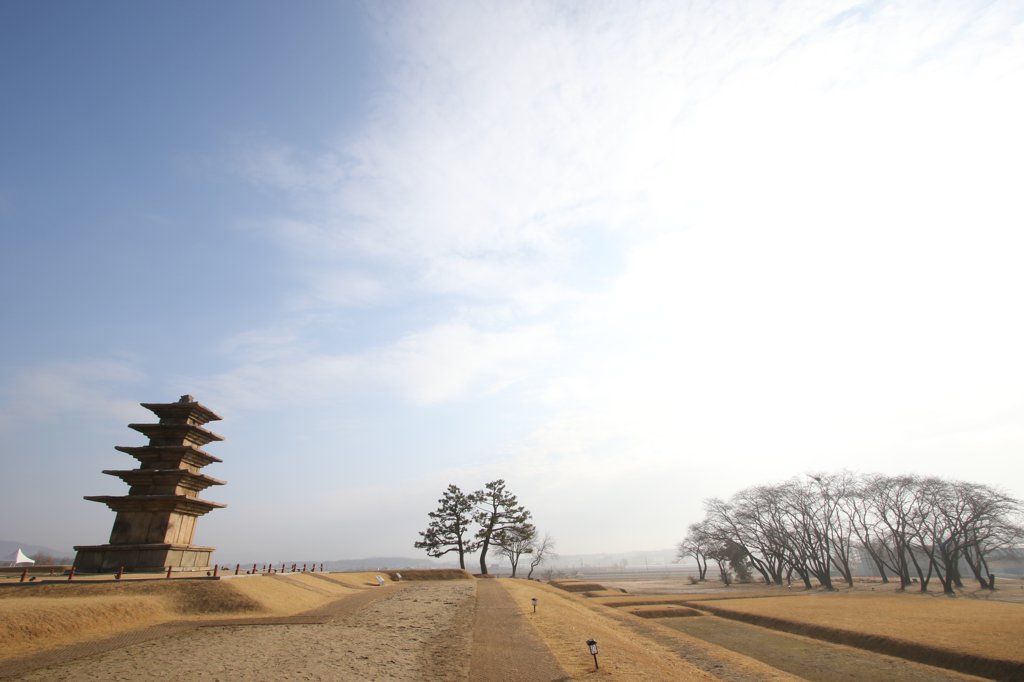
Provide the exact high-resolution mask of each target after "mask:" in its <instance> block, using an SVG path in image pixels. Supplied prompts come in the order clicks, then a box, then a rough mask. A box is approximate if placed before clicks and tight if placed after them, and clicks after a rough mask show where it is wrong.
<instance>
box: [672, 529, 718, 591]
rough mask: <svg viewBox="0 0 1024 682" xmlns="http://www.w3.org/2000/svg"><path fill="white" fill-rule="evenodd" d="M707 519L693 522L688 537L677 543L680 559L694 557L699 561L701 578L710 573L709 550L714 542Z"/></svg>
mask: <svg viewBox="0 0 1024 682" xmlns="http://www.w3.org/2000/svg"><path fill="white" fill-rule="evenodd" d="M707 524H708V521H707V519H705V520H703V521H701V522H700V523H691V524H690V527H689V528H688V529H687V533H686V537H685V538H683V541H682V542H680V543H679V544H678V545H676V556H677V557H678V558H679V559H686V558H689V557H693V560H694V561H696V562H697V573H698V574H699V580H705V579H706V578H707V574H708V557H707V552H708V549H709V548H710V547H711V545H712V543H713V542H714V541H713V539H712V536H711V533H710V531H709V530H708V528H707Z"/></svg>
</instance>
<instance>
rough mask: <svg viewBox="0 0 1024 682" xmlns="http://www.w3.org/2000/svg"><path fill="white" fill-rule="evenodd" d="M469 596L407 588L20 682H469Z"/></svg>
mask: <svg viewBox="0 0 1024 682" xmlns="http://www.w3.org/2000/svg"><path fill="white" fill-rule="evenodd" d="M475 588H476V586H475V583H474V581H470V580H452V581H437V582H422V583H403V584H399V585H393V586H389V587H387V588H384V589H381V590H369V591H367V592H365V593H361V594H357V595H353V596H352V597H348V598H345V599H341V600H338V601H336V602H333V603H332V604H329V605H327V606H325V607H323V608H320V609H317V610H315V611H311V612H307V613H306V614H303V617H304V618H305V619H306V624H295V623H294V622H292V623H288V622H287V621H288V620H289V619H254V620H252V621H249V623H250V624H237V623H235V624H230V625H210V624H206V625H204V626H203V627H199V628H196V629H193V630H190V631H187V632H178V633H176V634H174V635H172V636H170V637H164V638H160V639H152V640H150V641H146V642H142V643H138V644H132V645H129V646H126V647H123V648H119V649H115V650H112V651H107V652H104V653H99V654H96V655H94V656H90V657H87V658H83V659H79V660H76V661H72V662H70V663H65V664H59V665H54V666H51V667H48V668H45V669H38V670H35V671H33V672H30V673H27V674H25V675H24V676H22V677H20V678H19V679H24V680H54V679H61V680H139V679H146V680H168V681H169V680H181V679H189V680H225V681H226V680H239V679H253V680H259V679H270V678H274V679H289V680H371V679H372V680H410V681H411V680H417V681H418V680H424V679H430V680H465V679H467V676H468V673H469V670H468V668H469V663H470V657H471V650H472V644H473V633H472V627H473V614H474V609H475V596H476V589H475ZM317 621H320V622H317Z"/></svg>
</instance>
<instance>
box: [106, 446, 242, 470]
mask: <svg viewBox="0 0 1024 682" xmlns="http://www.w3.org/2000/svg"><path fill="white" fill-rule="evenodd" d="M114 449H115V450H119V451H120V452H123V453H125V454H126V455H131V456H132V457H134V458H135V459H137V460H139V462H141V463H142V464H143V465H144V468H148V469H172V468H179V469H180V468H181V464H182V462H184V463H185V464H187V465H189V466H194V467H196V468H199V469H201V468H202V467H204V466H206V465H208V464H212V463H214V462H223V461H224V460H222V459H221V458H220V457H216V456H214V455H211V454H210V453H208V452H205V451H203V450H200V449H199V448H197V447H194V446H192V445H115V446H114ZM155 464H167V465H169V466H153V465H155Z"/></svg>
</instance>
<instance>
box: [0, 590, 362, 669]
mask: <svg viewBox="0 0 1024 682" xmlns="http://www.w3.org/2000/svg"><path fill="white" fill-rule="evenodd" d="M374 575H375V574H374V573H340V574H338V573H335V574H327V573H279V574H275V575H255V576H246V577H238V578H234V577H231V578H225V579H223V580H124V581H119V582H113V581H110V582H99V581H81V582H77V581H76V582H53V583H33V584H30V585H18V586H16V587H15V586H11V587H5V588H4V589H0V660H5V659H8V658H13V657H15V656H22V655H26V654H30V653H34V652H36V651H42V650H45V649H50V648H54V647H57V646H63V645H66V644H73V643H76V642H82V641H87V640H93V639H100V638H103V637H107V636H110V635H113V634H117V633H119V632H126V631H128V630H135V629H138V628H141V627H146V626H149V625H156V624H158V623H164V622H167V621H171V620H177V619H181V618H190V619H194V618H199V619H209V618H217V619H222V618H233V617H250V616H253V615H260V616H287V615H292V614H296V613H301V612H302V611H307V610H309V609H313V608H316V607H318V606H321V605H323V604H325V603H327V602H329V601H332V600H334V599H337V598H339V597H343V596H345V595H346V594H350V593H352V592H353V591H355V590H362V589H366V588H367V587H368V586H369V585H371V584H372V585H376V584H377V583H376V581H373V582H370V581H371V580H372V578H373V576H374Z"/></svg>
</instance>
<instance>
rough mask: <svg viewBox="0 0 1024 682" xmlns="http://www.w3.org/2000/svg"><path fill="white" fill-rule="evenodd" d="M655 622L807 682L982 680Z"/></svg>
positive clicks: (734, 625) (850, 651)
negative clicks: (761, 662)
mask: <svg viewBox="0 0 1024 682" xmlns="http://www.w3.org/2000/svg"><path fill="white" fill-rule="evenodd" d="M656 620H657V622H659V623H662V624H663V625H666V626H668V627H671V628H673V629H675V630H679V631H680V632H685V633H686V634H688V635H692V636H694V637H698V638H700V639H703V640H704V641H707V642H710V643H712V644H717V645H719V646H723V647H725V648H727V649H731V650H732V651H735V652H737V653H741V654H744V655H746V656H750V657H751V658H756V659H758V660H759V661H764V662H765V663H767V664H768V665H771V666H773V667H775V668H778V669H779V670H784V671H786V672H788V673H792V674H793V675H796V676H798V677H801V678H803V679H805V680H808V681H809V682H842V681H844V680H845V681H849V682H853V681H856V680H887V681H889V682H945V681H951V680H957V681H958V682H963V681H965V680H980V679H982V678H978V677H972V676H969V675H962V674H960V673H956V672H953V671H951V670H945V669H943V668H935V667H932V666H929V665H922V664H919V663H913V662H911V661H907V660H904V659H902V658H894V657H892V656H883V655H881V654H877V653H873V652H870V651H863V650H861V649H855V648H852V647H845V646H839V645H836V644H829V643H827V642H822V641H820V640H816V639H810V638H808V637H801V636H799V635H790V634H787V633H782V632H776V631H774V630H769V629H767V628H762V627H758V626H756V625H748V624H747V623H740V622H737V621H733V620H729V619H726V618H717V617H715V616H699V617H691V618H658V619H656Z"/></svg>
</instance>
